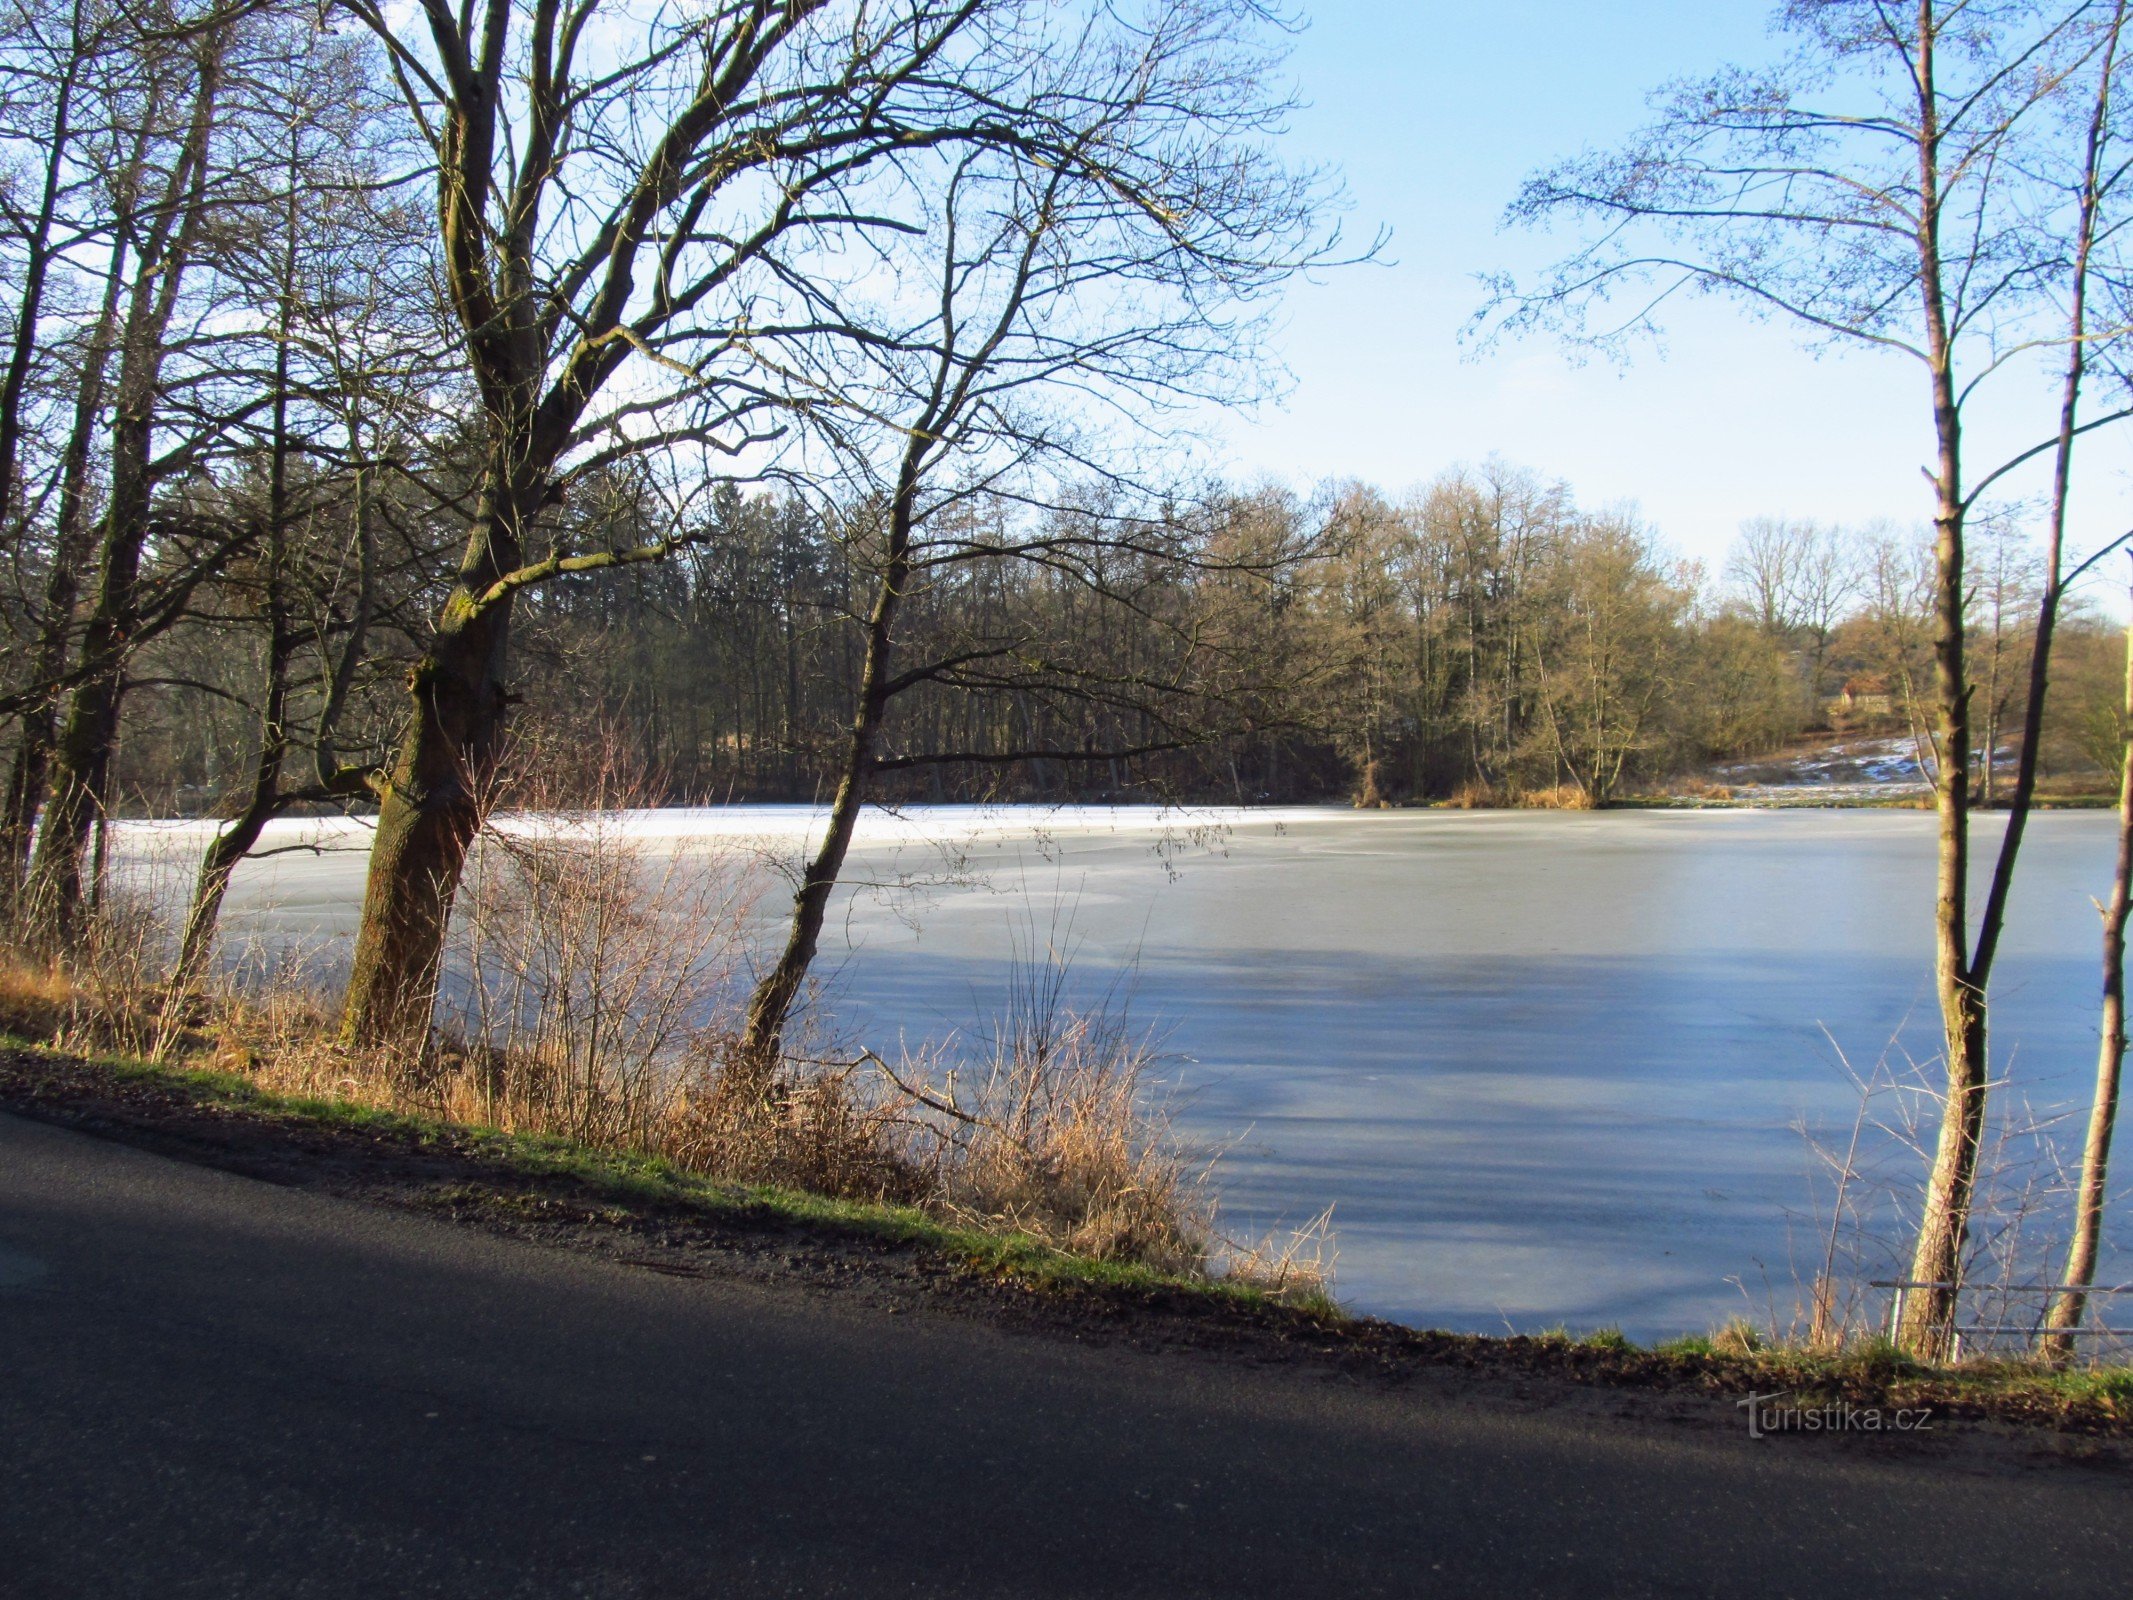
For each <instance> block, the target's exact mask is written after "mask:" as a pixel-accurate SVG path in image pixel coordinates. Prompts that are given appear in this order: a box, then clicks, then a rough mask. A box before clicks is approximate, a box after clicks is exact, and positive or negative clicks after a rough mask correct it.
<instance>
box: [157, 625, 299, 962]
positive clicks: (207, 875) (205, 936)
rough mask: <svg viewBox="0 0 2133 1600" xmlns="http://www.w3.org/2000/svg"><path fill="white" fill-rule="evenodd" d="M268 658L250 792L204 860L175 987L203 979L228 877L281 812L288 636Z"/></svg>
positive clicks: (278, 641) (286, 749) (181, 944)
mask: <svg viewBox="0 0 2133 1600" xmlns="http://www.w3.org/2000/svg"><path fill="white" fill-rule="evenodd" d="M267 654H268V662H267V692H266V703H265V705H264V706H263V707H262V708H261V711H260V719H259V749H258V753H257V755H256V756H255V758H254V761H253V766H252V786H251V791H250V793H249V794H248V795H247V796H246V797H245V804H244V809H243V810H241V811H240V812H238V814H237V815H236V816H235V817H234V818H232V819H231V821H230V825H229V826H228V827H226V828H224V829H223V830H222V831H221V832H220V833H218V834H216V835H215V838H214V842H213V843H211V844H210V845H209V846H208V847H207V854H206V855H205V856H204V857H202V859H201V862H200V876H199V879H198V881H197V882H196V883H195V884H194V886H193V899H192V906H191V908H190V909H189V910H188V911H187V913H186V917H185V934H184V937H183V939H182V940H180V942H179V945H178V964H177V966H176V967H175V968H173V969H172V972H171V979H170V981H171V985H172V987H173V988H179V989H186V988H191V987H192V986H193V985H195V984H197V983H198V982H199V981H200V977H201V974H202V972H203V970H204V969H205V968H206V965H207V958H208V954H209V952H210V951H212V950H213V949H214V946H215V929H216V926H217V924H218V923H219V921H220V919H221V914H222V899H223V896H224V895H225V894H227V893H228V892H229V887H230V874H231V873H232V872H234V871H236V869H237V863H238V862H240V861H242V860H243V859H244V858H245V857H246V856H247V855H249V854H250V853H251V850H252V846H254V845H255V844H257V843H258V842H259V835H260V833H261V831H262V830H264V829H265V827H266V825H267V823H268V822H269V821H270V820H271V819H272V818H273V817H274V815H275V813H277V812H278V811H280V810H281V806H282V794H281V769H282V762H283V760H284V759H285V758H286V757H287V755H288V752H289V733H288V723H287V717H288V704H289V689H288V679H289V668H288V647H287V643H286V639H285V637H283V638H277V639H276V640H274V641H273V643H272V644H271V645H270V647H269V649H268V652H267Z"/></svg>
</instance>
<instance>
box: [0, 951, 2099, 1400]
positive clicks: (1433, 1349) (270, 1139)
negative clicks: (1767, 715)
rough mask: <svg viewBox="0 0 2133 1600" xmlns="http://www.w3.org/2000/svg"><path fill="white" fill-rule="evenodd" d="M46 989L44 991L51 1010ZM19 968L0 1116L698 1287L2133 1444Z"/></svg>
mask: <svg viewBox="0 0 2133 1600" xmlns="http://www.w3.org/2000/svg"><path fill="white" fill-rule="evenodd" d="M47 998H49V996H47ZM30 1005H34V996H28V998H26V994H23V983H21V981H19V977H17V979H15V981H11V986H9V990H6V1009H4V1013H0V1109H6V1111H15V1114H26V1116H32V1118H36V1120H45V1122H53V1124H58V1126H70V1129H77V1131H85V1133H92V1135H98V1137H111V1139H117V1141H122V1143H132V1146H139V1148H145V1150H151V1152H158V1154H169V1156H175V1158H183V1161H194V1163H203V1165H213V1167H222V1169H228V1171H237V1173H243V1175H254V1178H264V1180H271V1182H282V1184H292V1186H303V1188H316V1190H324V1193H333V1195H341V1197H348V1199H356V1201H365V1203H382V1205H392V1207H399V1210H412V1212H416V1214H422V1216H431V1218H437V1220H446V1222H454V1225H463V1227H482V1229H488V1231H497V1233H503V1235H512V1237H520V1239H531V1242H538V1244H548V1246H561V1248H578V1250H591V1252H595V1254H604V1257H608V1259H610V1261H616V1263H621V1265H631V1267H640V1269H648V1271H661V1274H668V1276H685V1278H740V1280H776V1282H793V1284H808V1286H832V1289H866V1291H875V1299H877V1301H879V1297H881V1295H883V1293H885V1295H887V1297H889V1301H892V1310H896V1308H900V1306H902V1303H913V1306H928V1308H936V1310H947V1312H960V1314H977V1316H990V1318H1007V1321H1011V1323H1017V1325H1024V1327H1030V1325H1035V1327H1039V1329H1049V1331H1060V1333H1071V1335H1073V1338H1092V1335H1098V1338H1103V1335H1107V1338H1116V1340H1122V1342H1128V1344H1137V1346H1141V1348H1199V1350H1209V1353H1214V1355H1218V1357H1220V1355H1224V1353H1241V1355H1248V1357H1254V1359H1258V1361H1267V1359H1273V1361H1297V1363H1303V1361H1318V1363H1337V1365H1344V1367H1348V1370H1361V1372H1369V1374H1376V1376H1380V1378H1389V1380H1397V1378H1399V1376H1404V1374H1412V1372H1416V1370H1423V1367H1459V1370H1468V1372H1474V1374H1495V1376H1508V1378H1517V1380H1536V1378H1540V1380H1559V1382H1566V1385H1581V1387H1606V1389H1619V1391H1651V1393H1662V1395H1664V1393H1677V1395H1704V1397H1734V1395H1741V1397H1747V1395H1755V1397H1760V1399H1762V1402H1773V1399H1781V1402H1787V1404H1794V1406H1798V1408H1800V1410H1809V1408H1819V1406H1847V1408H1854V1410H1871V1412H1873V1410H1877V1412H1909V1414H1913V1417H1918V1414H1922V1412H1924V1414H1928V1417H1930V1423H1932V1425H1935V1427H1937V1425H1939V1423H1943V1421H1969V1423H1996V1425H2011V1427H2018V1429H2046V1431H2052V1434H2063V1436H2075V1438H2092V1440H2122V1438H2133V1370H2129V1367H2052V1365H2046V1363H2039V1361H2005V1359H1990V1361H1969V1363H1962V1365H1937V1363H1924V1361H1915V1359H1911V1357H1907V1355H1903V1353H1901V1350H1896V1348H1894V1346H1892V1344H1890V1342H1888V1340H1881V1338H1869V1340H1854V1342H1849V1344H1845V1346H1843V1348H1837V1350H1811V1348H1805V1346H1800V1344H1783V1342H1775V1340H1770V1338H1766V1335H1764V1333H1760V1331H1758V1329H1753V1327H1749V1325H1747V1323H1732V1325H1728V1327H1721V1329H1713V1331H1709V1333H1691V1335H1683V1338H1674V1340H1664V1342H1657V1344H1651V1346H1638V1344H1634V1342H1630V1340H1627V1338H1623V1335H1621V1333H1619V1331H1615V1329H1593V1331H1583V1333H1576V1331H1570V1329H1546V1331H1540V1333H1508V1335H1482V1333H1448V1331H1438V1329H1418V1327H1406V1325H1399V1323H1386V1321H1382V1318H1374V1316H1357V1314H1350V1312H1346V1310H1344V1308H1342V1306H1340V1303H1337V1301H1335V1299H1333V1297H1331V1295H1329V1293H1327V1291H1325V1284H1322V1280H1318V1278H1308V1276H1303V1274H1299V1276H1297V1278H1295V1280H1293V1282H1290V1284H1288V1286H1282V1284H1271V1282H1267V1278H1265V1276H1256V1278H1254V1276H1250V1274H1235V1271H1233V1274H1209V1271H1205V1269H1167V1267H1162V1265H1154V1263H1148V1261H1133V1259H1118V1257H1105V1254H1092V1252H1084V1250H1073V1248H1060V1246H1058V1244H1052V1242H1047V1239H1041V1237H1037V1235H1030V1233H1024V1231H1015V1229H1000V1227H985V1225H973V1222H956V1220H945V1218H943V1216H941V1214H936V1212H930V1210H926V1207H917V1205H907V1203H896V1201H862V1199H838V1197H830V1195H819V1193H811V1190H804V1188H791V1186H779V1184H751V1182H732V1180H719V1178H710V1175H704V1173H697V1171H689V1169H685V1167H680V1165H676V1163H672V1161H665V1158H657V1156H644V1154H636V1152H627V1150H616V1148H604V1146H595V1143H584V1141H576V1139H563V1137H555V1135H538V1133H510V1131H501V1129H493V1126H478V1124H467V1122H454V1120H446V1118H433V1116H420V1114H410V1111H399V1109H388V1107H382V1105H375V1103H369V1101H365V1099H363V1097H358V1094H350V1092H335V1088H339V1086H328V1092H324V1094H290V1092H279V1090H275V1088H267V1086H264V1084H262V1075H264V1073H262V1067H260V1065H258V1062H252V1065H245V1062H243V1058H232V1056H230V1054H228V1052H226V1047H224V1050H220V1052H209V1054H188V1056H181V1058H177V1060H166V1062H151V1060H143V1058H139V1056H128V1054H111V1052H83V1050H70V1047H53V1045H47V1043H34V1041H32V1039H30V1037H26V1030H23V1028H26V1024H34V1022H36V1018H34V1015H30V1011H28V1007H30Z"/></svg>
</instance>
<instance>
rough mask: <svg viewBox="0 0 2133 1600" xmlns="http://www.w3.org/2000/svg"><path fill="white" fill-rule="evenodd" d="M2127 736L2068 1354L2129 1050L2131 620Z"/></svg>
mask: <svg viewBox="0 0 2133 1600" xmlns="http://www.w3.org/2000/svg"><path fill="white" fill-rule="evenodd" d="M2123 715H2124V727H2125V739H2124V743H2123V744H2122V746H2121V749H2120V755H2121V758H2122V760H2121V765H2120V770H2119V777H2118V865H2117V870H2116V872H2114V873H2113V875H2112V878H2111V898H2110V900H2109V902H2108V903H2107V904H2106V905H2105V906H2104V908H2103V1026H2102V1029H2101V1038H2100V1040H2099V1043H2098V1045H2097V1049H2096V1097H2095V1099H2094V1100H2093V1101H2092V1102H2091V1103H2090V1106H2089V1132H2088V1139H2087V1141H2086V1142H2085V1143H2084V1144H2083V1146H2082V1150H2081V1182H2080V1186H2079V1187H2078V1189H2077V1190H2076V1191H2075V1198H2074V1232H2073V1238H2072V1239H2071V1240H2070V1241H2069V1243H2068V1245H2067V1251H2066V1272H2065V1274H2064V1275H2063V1276H2062V1277H2061V1279H2060V1282H2062V1283H2064V1284H2070V1285H2073V1286H2074V1287H2073V1292H2072V1293H2069V1294H2064V1295H2059V1296H2056V1297H2055V1298H2054V1299H2053V1301H2052V1303H2051V1309H2050V1312H2049V1314H2048V1315H2047V1316H2046V1318H2045V1322H2044V1326H2045V1328H2046V1330H2047V1331H2046V1333H2045V1334H2044V1336H2043V1337H2042V1338H2041V1339H2040V1340H2039V1341H2038V1347H2037V1348H2038V1353H2039V1354H2040V1355H2042V1356H2044V1357H2046V1358H2047V1359H2049V1360H2053V1361H2065V1360H2067V1359H2068V1358H2069V1357H2071V1356H2072V1355H2073V1353H2074V1341H2073V1338H2072V1334H2071V1330H2073V1329H2075V1328H2078V1327H2080V1326H2081V1316H2082V1313H2083V1312H2084V1311H2085V1310H2086V1309H2087V1307H2088V1295H2087V1294H2086V1293H2085V1292H2084V1291H2085V1290H2086V1289H2088V1287H2089V1286H2090V1285H2091V1284H2093V1283H2094V1282H2095V1281H2096V1255H2097V1251H2098V1249H2099V1248H2100V1246H2101V1244H2102V1240H2103V1201H2104V1195H2105V1193H2106V1192H2107V1188H2108V1183H2109V1174H2110V1165H2111V1135H2112V1133H2113V1131H2114V1130H2115V1129H2116V1127H2117V1125H2118V1078H2119V1071H2120V1069H2121V1068H2122V1067H2123V1066H2124V1064H2125V1057H2126V913H2127V908H2128V903H2129V898H2133V625H2129V626H2128V627H2127V629H2126V692H2125V706H2124V713H2123Z"/></svg>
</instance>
